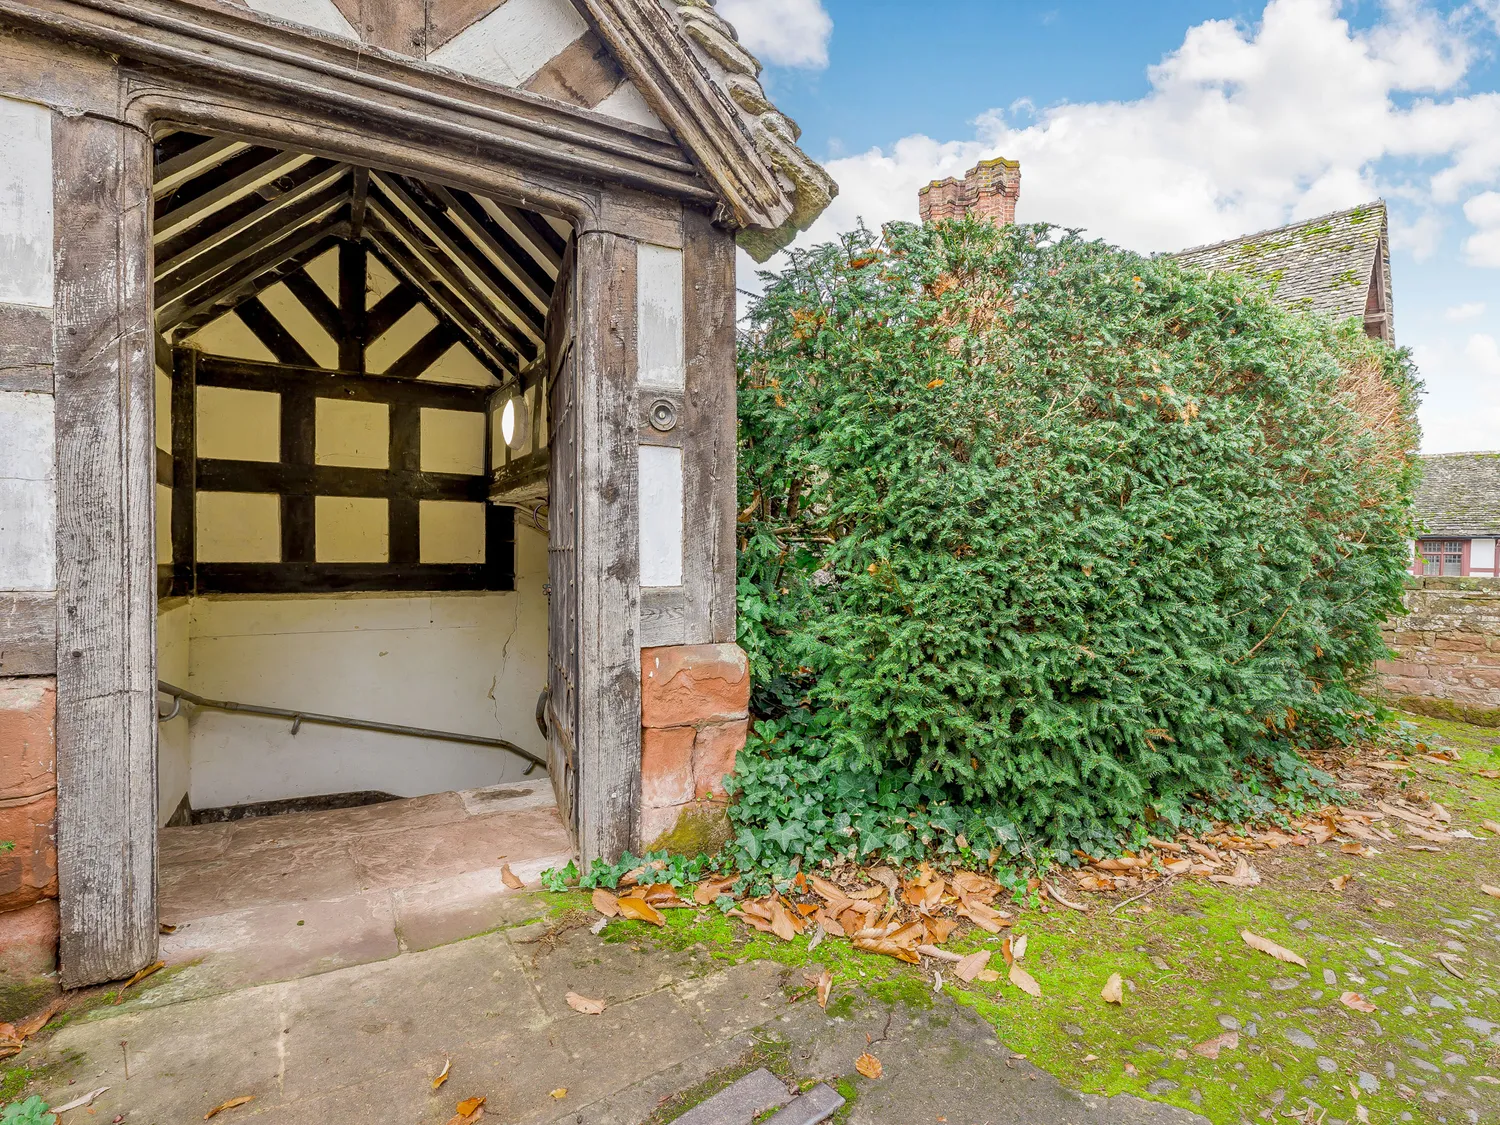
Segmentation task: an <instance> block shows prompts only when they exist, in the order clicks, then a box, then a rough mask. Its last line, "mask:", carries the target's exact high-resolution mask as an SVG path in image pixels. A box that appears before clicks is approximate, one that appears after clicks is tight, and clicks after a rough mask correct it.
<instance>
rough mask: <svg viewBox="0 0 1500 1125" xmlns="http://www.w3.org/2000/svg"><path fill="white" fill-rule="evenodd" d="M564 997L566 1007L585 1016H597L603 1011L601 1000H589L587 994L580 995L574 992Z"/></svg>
mask: <svg viewBox="0 0 1500 1125" xmlns="http://www.w3.org/2000/svg"><path fill="white" fill-rule="evenodd" d="M565 999H566V1000H567V1001H568V1007H570V1008H572V1009H573V1010H574V1011H575V1012H582V1013H583V1014H584V1015H586V1016H597V1015H599V1014H600V1013H601V1012H603V1011H604V1007H605V1005H604V1001H603V1000H590V999H589V998H588V997H587V996H580V995H578V993H576V992H570V993H568V995H567V996H566V997H565Z"/></svg>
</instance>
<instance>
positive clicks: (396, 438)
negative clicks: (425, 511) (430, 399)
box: [386, 403, 482, 565]
mask: <svg viewBox="0 0 1500 1125" xmlns="http://www.w3.org/2000/svg"><path fill="white" fill-rule="evenodd" d="M387 464H389V465H390V467H391V471H392V472H396V473H407V474H413V473H414V474H419V475H420V473H421V470H422V411H421V409H420V408H419V407H418V406H416V405H415V404H412V403H397V404H393V405H392V406H391V431H390V446H389V454H388V457H387ZM481 495H482V493H481ZM386 510H387V518H388V520H389V524H388V534H387V542H388V544H389V547H388V548H387V550H388V551H389V558H390V560H391V562H392V563H393V564H400V565H411V564H415V563H417V562H419V561H420V560H421V545H422V538H421V532H422V528H421V513H422V509H421V501H420V498H419V497H417V496H414V495H411V494H408V493H402V494H397V495H392V496H391V499H390V503H389V504H388V505H387V509H386Z"/></svg>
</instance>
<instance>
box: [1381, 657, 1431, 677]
mask: <svg viewBox="0 0 1500 1125" xmlns="http://www.w3.org/2000/svg"><path fill="white" fill-rule="evenodd" d="M1375 671H1377V672H1379V673H1380V674H1381V675H1382V676H1404V677H1407V678H1409V679H1421V678H1424V677H1425V676H1426V675H1427V671H1428V669H1427V665H1425V664H1413V663H1411V662H1410V661H1406V660H1377V661H1376V662H1375Z"/></svg>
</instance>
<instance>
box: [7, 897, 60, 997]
mask: <svg viewBox="0 0 1500 1125" xmlns="http://www.w3.org/2000/svg"><path fill="white" fill-rule="evenodd" d="M57 935H58V920H57V901H56V900H55V899H46V900H44V901H42V902H37V903H33V904H32V905H31V906H26V907H23V908H21V909H20V910H6V911H4V912H0V973H3V974H4V976H5V978H9V977H11V976H12V975H13V974H14V975H16V976H21V975H33V974H41V973H50V972H52V971H54V970H55V969H56V968H57Z"/></svg>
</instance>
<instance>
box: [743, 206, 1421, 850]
mask: <svg viewBox="0 0 1500 1125" xmlns="http://www.w3.org/2000/svg"><path fill="white" fill-rule="evenodd" d="M769 281H770V284H769V287H768V288H767V290H766V292H765V294H764V296H763V297H761V298H760V299H759V300H758V301H757V303H756V304H755V306H754V308H753V312H752V316H751V327H750V330H749V331H748V332H747V334H746V336H745V339H744V341H743V342H742V348H741V357H740V388H739V390H740V399H739V412H740V447H739V459H740V460H739V503H740V509H741V517H740V525H739V531H740V548H741V549H740V559H739V574H740V579H739V594H740V599H739V601H740V622H741V624H740V643H741V644H742V645H743V646H744V647H745V649H746V650H747V651H748V652H749V654H750V657H751V661H752V669H753V673H754V678H755V682H756V685H757V687H756V695H755V699H754V708H755V711H756V714H757V719H758V721H757V723H756V726H755V733H754V735H753V736H752V739H751V743H750V746H749V747H747V749H746V751H745V753H744V754H743V755H742V756H741V763H742V764H741V766H740V769H739V775H738V778H737V782H736V785H737V790H738V796H739V802H738V805H737V807H736V809H735V814H734V815H735V817H736V820H737V823H738V825H739V826H740V833H739V836H738V840H737V843H736V845H735V847H736V848H737V849H738V851H739V852H740V855H741V858H742V860H744V861H747V862H752V863H755V864H759V865H761V866H768V867H772V868H775V867H785V866H786V865H787V864H788V863H789V862H790V861H791V860H792V858H793V857H795V856H797V855H799V854H800V855H802V856H804V858H810V859H817V858H820V857H822V856H831V855H834V854H848V853H851V852H852V853H854V854H856V855H858V854H868V853H871V852H881V853H883V854H887V855H889V856H892V857H895V858H903V857H908V856H912V855H915V854H918V853H920V852H927V853H929V854H930V853H933V852H936V853H938V854H943V853H945V852H957V853H959V854H960V855H962V854H963V852H964V848H965V847H967V848H969V849H971V850H972V849H979V848H984V849H988V850H990V851H993V850H994V849H995V848H1000V849H1001V851H1002V854H1003V852H1004V851H1005V850H1009V851H1011V852H1014V851H1016V850H1017V849H1019V848H1021V847H1028V848H1033V847H1034V848H1038V849H1041V850H1042V851H1045V852H1048V853H1051V854H1053V855H1056V856H1066V855H1068V854H1069V853H1070V851H1071V850H1072V849H1073V848H1084V849H1097V848H1103V847H1108V846H1112V845H1114V844H1115V843H1117V842H1118V840H1119V839H1120V838H1121V837H1122V836H1129V835H1130V834H1131V833H1132V832H1138V831H1139V827H1140V825H1141V823H1142V817H1143V815H1144V816H1148V817H1153V818H1154V817H1161V818H1165V819H1166V820H1168V821H1169V822H1173V823H1178V822H1181V821H1182V820H1183V819H1184V818H1186V817H1191V816H1192V815H1194V811H1195V810H1197V811H1200V812H1201V811H1203V810H1204V809H1205V808H1207V807H1208V805H1209V804H1211V803H1213V802H1219V805H1218V808H1217V811H1219V812H1221V813H1222V812H1224V811H1226V810H1227V811H1229V812H1230V813H1235V812H1238V813H1239V814H1242V815H1246V816H1249V815H1264V814H1265V813H1266V812H1268V811H1270V810H1271V808H1272V807H1273V805H1274V803H1275V802H1276V801H1277V800H1283V799H1285V798H1286V797H1287V796H1288V795H1291V796H1292V797H1295V795H1296V794H1297V793H1298V792H1308V791H1309V789H1308V787H1309V786H1311V785H1313V784H1314V781H1315V778H1314V777H1313V775H1312V774H1311V773H1310V772H1309V770H1308V768H1307V767H1305V766H1304V765H1303V764H1302V763H1301V760H1300V758H1298V757H1297V755H1296V751H1297V749H1298V748H1299V746H1301V745H1304V744H1305V743H1306V742H1307V741H1308V740H1309V739H1313V738H1328V737H1336V736H1338V735H1339V733H1340V732H1341V731H1344V730H1346V728H1347V725H1348V722H1349V718H1348V716H1349V715H1350V714H1352V713H1354V712H1356V711H1358V710H1359V709H1361V708H1363V707H1364V706H1365V705H1364V703H1363V701H1362V699H1361V697H1360V689H1361V685H1362V683H1363V682H1364V681H1365V679H1366V677H1367V676H1368V673H1369V669H1370V667H1371V665H1372V663H1373V661H1374V660H1375V659H1376V658H1377V657H1379V656H1381V655H1383V654H1384V647H1383V645H1382V643H1381V638H1380V625H1381V622H1382V621H1383V620H1384V619H1385V618H1386V617H1387V616H1388V615H1390V614H1391V613H1393V612H1396V611H1399V608H1400V595H1401V589H1402V583H1403V574H1404V572H1405V571H1406V568H1407V565H1408V557H1409V556H1408V545H1407V539H1408V536H1409V535H1410V532H1411V521H1410V515H1409V512H1410V502H1411V496H1412V491H1413V488H1414V486H1415V478H1416V472H1417V469H1416V465H1415V460H1414V457H1413V456H1412V452H1413V451H1414V450H1415V448H1416V445H1417V439H1418V431H1417V426H1416V421H1415V408H1416V402H1417V396H1418V391H1419V385H1418V383H1417V381H1416V378H1415V375H1414V373H1413V371H1412V369H1411V367H1410V364H1409V362H1408V359H1407V356H1406V355H1405V353H1403V352H1398V351H1395V350H1393V349H1391V348H1389V347H1387V346H1385V345H1384V344H1381V343H1379V342H1376V341H1372V340H1370V339H1368V338H1367V337H1365V336H1364V335H1363V334H1362V333H1361V332H1360V331H1359V330H1358V326H1357V325H1352V324H1351V325H1347V326H1335V325H1331V324H1329V323H1328V322H1327V321H1324V320H1321V319H1319V318H1315V317H1312V316H1307V315H1301V314H1290V313H1286V312H1283V311H1280V310H1278V309H1277V308H1275V307H1273V306H1272V305H1270V304H1269V303H1268V302H1267V301H1266V300H1265V299H1264V297H1262V296H1260V295H1258V294H1256V293H1255V292H1253V291H1252V290H1251V289H1250V288H1249V287H1247V286H1246V285H1245V284H1244V283H1243V282H1241V281H1239V280H1237V279H1235V278H1234V277H1231V276H1227V275H1217V276H1212V277H1210V276H1207V275H1205V274H1202V273H1200V272H1197V271H1193V270H1187V269H1183V268H1181V267H1179V266H1178V265H1176V264H1175V263H1173V262H1171V261H1169V260H1162V259H1157V260H1152V259H1146V258H1142V257H1140V256H1138V255H1135V254H1131V253H1127V252H1124V251H1121V250H1118V249H1116V248H1113V247H1110V246H1108V245H1106V244H1104V243H1101V242H1094V241H1086V240H1084V239H1083V238H1081V237H1079V236H1077V235H1076V234H1073V233H1065V232H1060V231H1058V230H1057V229H1055V228H1049V227H1044V226H1014V227H1007V228H1004V229H1000V228H996V227H995V226H993V225H991V224H987V223H983V222H978V221H968V220H966V221H963V222H955V223H943V224H935V225H932V226H928V227H915V226H910V225H905V224H894V225H892V226H891V227H888V228H887V229H886V231H885V234H884V236H883V240H877V239H876V238H874V237H873V236H872V235H870V234H869V233H868V232H866V231H863V230H861V231H856V232H855V233H853V234H851V235H849V236H847V237H846V238H845V239H843V240H842V241H840V242H838V243H834V244H828V245H823V246H820V247H817V248H815V249H812V250H809V251H805V252H800V253H797V254H794V255H793V256H792V257H791V259H790V264H789V265H788V266H787V268H786V269H785V270H784V271H783V272H781V273H780V274H779V275H776V276H774V277H770V278H769ZM960 837H963V839H962V840H960V839H959V838H960ZM1038 858H1040V855H1038Z"/></svg>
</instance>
